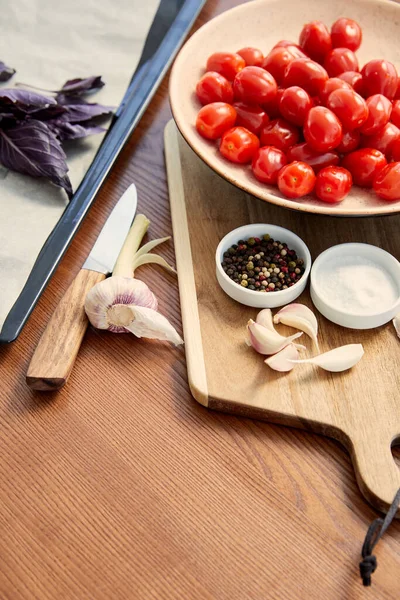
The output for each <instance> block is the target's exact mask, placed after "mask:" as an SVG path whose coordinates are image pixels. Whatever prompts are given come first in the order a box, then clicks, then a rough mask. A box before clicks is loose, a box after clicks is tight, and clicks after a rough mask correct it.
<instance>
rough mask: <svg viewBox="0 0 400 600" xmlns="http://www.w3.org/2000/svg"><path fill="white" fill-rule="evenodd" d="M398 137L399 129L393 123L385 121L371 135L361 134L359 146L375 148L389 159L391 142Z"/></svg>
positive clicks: (399, 136)
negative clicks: (382, 125) (385, 122)
mask: <svg viewBox="0 0 400 600" xmlns="http://www.w3.org/2000/svg"><path fill="white" fill-rule="evenodd" d="M399 138H400V129H399V128H398V127H396V125H393V123H387V124H386V125H385V126H384V127H382V129H379V131H377V132H376V133H374V134H373V135H366V136H363V137H362V139H361V146H362V147H363V148H375V149H376V150H379V151H380V152H382V153H383V154H384V155H385V156H386V158H387V159H390V157H391V155H392V147H393V144H394V143H395V141H396V140H398V139H399Z"/></svg>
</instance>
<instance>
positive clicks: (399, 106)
mask: <svg viewBox="0 0 400 600" xmlns="http://www.w3.org/2000/svg"><path fill="white" fill-rule="evenodd" d="M390 120H391V121H392V123H394V124H395V125H396V127H400V100H395V101H394V102H393V109H392V114H391V117H390Z"/></svg>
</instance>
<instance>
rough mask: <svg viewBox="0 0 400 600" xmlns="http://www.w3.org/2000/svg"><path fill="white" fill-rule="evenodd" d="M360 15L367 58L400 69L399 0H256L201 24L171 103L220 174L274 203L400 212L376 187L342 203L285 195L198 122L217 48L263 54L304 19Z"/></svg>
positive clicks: (316, 209) (319, 209) (176, 71)
mask: <svg viewBox="0 0 400 600" xmlns="http://www.w3.org/2000/svg"><path fill="white" fill-rule="evenodd" d="M342 16H345V17H350V18H352V19H355V20H356V21H358V22H359V23H360V25H361V27H362V29H363V36H364V38H363V43H362V45H361V48H360V50H359V51H358V52H357V56H358V59H359V62H360V65H363V64H364V63H365V62H367V61H369V60H371V59H373V58H386V59H387V60H390V61H392V62H393V63H394V64H395V65H396V67H397V69H398V71H399V72H400V44H399V35H400V4H397V3H396V2H392V1H390V0H347V1H344V0H340V1H336V2H333V1H332V0H307V2H299V0H254V1H253V2H249V3H246V4H242V5H240V6H238V7H236V8H233V9H232V10H229V11H227V12H225V13H223V14H221V15H220V16H218V17H216V18H215V19H213V20H212V21H210V22H209V23H207V24H206V25H204V26H203V27H202V28H201V29H199V30H198V31H197V32H196V33H195V34H194V35H193V36H192V37H191V38H190V39H189V40H188V42H187V43H186V44H185V46H184V47H183V48H182V50H181V51H180V53H179V55H178V57H177V59H176V60H175V63H174V67H173V69H172V74H171V80H170V102H171V107H172V112H173V115H174V119H175V121H176V123H177V125H178V128H179V130H180V131H181V133H182V135H183V136H184V138H185V139H186V141H187V142H188V144H189V145H190V146H191V147H192V148H193V150H194V151H195V152H196V153H197V154H198V155H199V156H200V157H201V158H202V159H203V160H204V161H205V162H206V163H207V164H208V165H209V166H210V167H211V168H212V169H214V171H216V172H217V173H218V174H219V175H221V176H222V177H224V178H225V179H227V180H228V181H230V182H231V183H233V184H234V185H236V186H237V187H239V188H242V189H243V190H245V191H246V192H248V193H250V194H252V195H253V196H257V197H258V198H261V199H262V200H265V201H267V202H272V203H273V204H278V205H281V206H285V207H287V208H291V209H295V210H301V211H305V212H312V213H321V214H332V215H337V216H339V215H340V216H373V215H382V214H391V213H397V212H400V201H398V202H394V203H387V202H384V201H380V200H379V199H378V198H377V197H376V196H375V194H374V193H373V192H372V191H370V190H365V189H361V188H358V187H354V188H353V189H352V191H351V193H350V194H349V196H348V197H347V198H346V199H345V200H344V201H343V202H342V203H341V204H339V205H337V206H331V205H329V204H323V203H321V202H319V201H318V200H316V199H315V198H313V197H311V196H306V197H305V198H302V199H300V200H289V199H287V198H284V197H283V196H282V195H281V194H280V193H279V190H278V189H277V188H275V187H272V186H267V185H265V184H262V183H260V182H258V181H257V180H256V179H255V178H254V177H253V175H252V172H251V169H250V168H249V167H243V166H239V165H235V164H233V163H230V162H228V161H226V160H225V159H224V158H223V157H222V156H221V155H220V154H219V152H218V150H217V145H216V143H213V142H209V141H207V140H205V139H203V138H201V137H200V136H199V135H198V133H197V132H196V129H195V126H194V124H195V121H196V115H197V113H198V111H199V109H200V107H201V106H200V103H199V102H198V100H197V98H196V96H195V93H194V90H195V86H196V83H197V81H198V80H199V79H200V77H201V75H202V74H203V73H204V67H205V64H206V61H207V58H208V56H209V55H210V54H212V53H213V52H218V51H223V50H226V51H229V52H235V51H236V50H238V49H239V48H243V47H244V46H255V47H256V48H260V49H261V50H262V51H263V52H264V53H268V51H269V50H270V49H271V48H272V47H273V46H274V45H275V44H276V42H278V40H281V39H289V40H293V41H294V42H297V40H298V37H299V34H300V30H301V28H302V26H303V24H304V23H307V22H308V21H312V20H316V19H318V20H321V21H324V22H325V23H326V25H327V26H328V27H330V26H331V25H332V23H333V22H334V21H335V20H336V19H338V18H339V17H342Z"/></svg>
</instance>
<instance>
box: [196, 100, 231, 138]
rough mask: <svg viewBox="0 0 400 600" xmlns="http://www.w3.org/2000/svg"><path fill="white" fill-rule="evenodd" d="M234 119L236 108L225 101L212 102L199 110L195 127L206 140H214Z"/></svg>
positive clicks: (228, 127) (229, 126)
mask: <svg viewBox="0 0 400 600" xmlns="http://www.w3.org/2000/svg"><path fill="white" fill-rule="evenodd" d="M235 121H236V110H235V109H234V108H233V106H231V105H230V104H226V103H225V102H213V103H212V104H207V105H206V106H203V108H201V109H200V110H199V113H198V115H197V119H196V129H197V131H198V132H199V133H200V135H202V136H203V137H205V138H207V139H208V140H216V139H218V138H220V137H221V135H222V134H223V133H224V131H226V130H227V129H230V128H231V127H233V125H234V124H235Z"/></svg>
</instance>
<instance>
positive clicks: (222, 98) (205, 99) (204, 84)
mask: <svg viewBox="0 0 400 600" xmlns="http://www.w3.org/2000/svg"><path fill="white" fill-rule="evenodd" d="M196 95H197V97H198V99H199V100H200V102H201V103H202V104H210V103H211V102H227V103H228V104H232V102H233V88H232V86H231V84H230V83H229V81H228V80H227V79H225V77H224V76H223V75H221V74H220V73H217V72H216V71H210V72H208V73H205V74H204V75H203V77H202V78H201V79H200V80H199V81H198V82H197V85H196Z"/></svg>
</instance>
